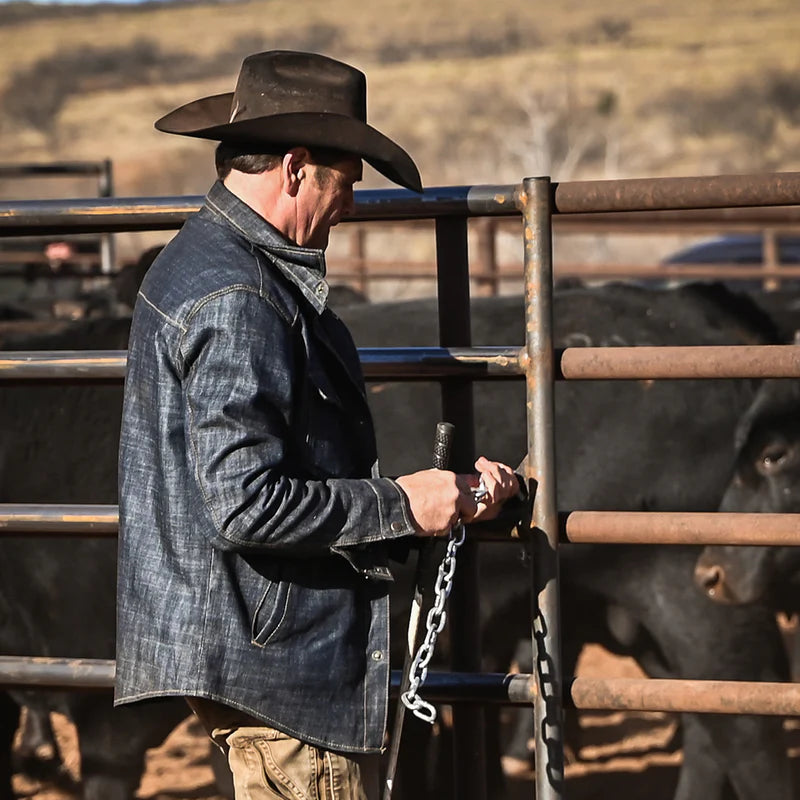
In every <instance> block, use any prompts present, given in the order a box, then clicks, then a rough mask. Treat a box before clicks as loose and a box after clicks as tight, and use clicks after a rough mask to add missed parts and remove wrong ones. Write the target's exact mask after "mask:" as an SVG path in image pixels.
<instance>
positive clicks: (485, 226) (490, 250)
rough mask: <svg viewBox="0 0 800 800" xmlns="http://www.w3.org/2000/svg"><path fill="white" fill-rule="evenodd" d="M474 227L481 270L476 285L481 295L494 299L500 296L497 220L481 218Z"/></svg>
mask: <svg viewBox="0 0 800 800" xmlns="http://www.w3.org/2000/svg"><path fill="white" fill-rule="evenodd" d="M476 227H477V231H478V254H479V261H478V263H479V264H480V270H481V271H480V273H479V277H478V281H477V283H478V286H479V287H480V289H481V294H488V295H490V296H492V297H494V296H495V295H498V294H500V274H499V270H498V266H497V220H496V219H495V218H494V217H483V218H482V219H480V220H478V225H477V226H476ZM487 290H488V291H487Z"/></svg>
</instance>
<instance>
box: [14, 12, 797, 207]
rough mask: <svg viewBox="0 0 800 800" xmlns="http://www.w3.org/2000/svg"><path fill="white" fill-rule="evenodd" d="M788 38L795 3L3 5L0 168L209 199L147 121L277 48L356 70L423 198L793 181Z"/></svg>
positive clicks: (202, 162)
mask: <svg viewBox="0 0 800 800" xmlns="http://www.w3.org/2000/svg"><path fill="white" fill-rule="evenodd" d="M799 38H800V4H798V3H797V2H796V0H674V2H672V3H670V4H663V3H657V2H654V1H653V0H638V2H637V1H636V0H616V2H615V3H613V4H610V6H609V5H598V4H597V3H596V2H594V0H563V1H562V2H561V3H558V4H549V5H548V6H543V5H542V4H536V3H531V2H530V0H495V1H494V2H492V3H490V4H487V3H485V2H483V1H482V0H481V1H480V2H479V1H478V0H436V1H435V2H431V0H382V2H379V3H372V4H363V3H361V2H360V0H337V2H336V3H331V2H330V1H329V0H302V2H298V1H297V0H227V1H224V0H220V1H219V2H173V3H147V4H144V5H142V6H132V7H131V6H106V7H103V8H101V9H100V10H98V9H97V7H94V8H92V7H89V8H87V7H71V8H69V7H68V8H64V7H50V8H48V7H46V6H45V7H43V6H38V5H37V6H33V5H31V4H28V3H19V2H17V3H10V4H4V5H1V6H0V96H2V104H1V105H0V161H2V162H8V161H14V162H18V161H43V160H50V159H71V160H76V159H98V158H104V157H108V158H111V159H112V160H113V163H114V171H115V189H116V193H117V194H119V195H122V196H131V195H160V194H183V193H191V194H195V193H202V192H203V191H205V189H206V188H207V186H208V184H209V182H210V181H211V179H212V177H213V176H212V170H211V166H210V161H211V148H212V145H210V144H209V143H205V142H199V141H193V140H191V139H182V138H181V137H173V136H168V135H165V134H161V133H158V132H156V131H155V130H154V129H153V121H154V120H155V119H156V118H158V117H159V116H160V115H162V114H163V113H165V112H166V111H168V110H170V109H171V108H173V107H175V106H177V105H179V104H181V103H183V102H186V101H188V100H191V99H194V98H196V97H199V96H201V95H203V94H211V93H215V92H220V91H227V90H229V89H231V88H232V86H233V83H234V80H235V75H236V73H237V71H238V66H239V64H240V62H241V59H242V57H243V56H244V55H246V54H248V53H250V52H255V51H258V50H262V49H270V48H279V47H285V48H298V49H312V50H318V51H321V52H325V53H327V54H329V55H332V56H334V57H339V58H342V59H344V60H347V61H350V62H351V63H353V64H355V65H357V66H359V67H361V68H362V69H364V70H365V71H366V72H367V73H368V76H369V91H370V96H369V113H370V121H371V122H372V123H373V124H374V125H376V126H377V127H378V128H380V129H382V130H384V131H385V132H387V133H388V134H389V135H391V136H392V137H394V138H396V139H397V140H398V141H400V142H401V143H402V144H404V145H405V146H406V147H407V148H408V149H409V150H410V151H411V153H412V154H413V155H414V157H415V158H416V160H417V162H418V164H419V166H420V169H421V172H422V176H423V180H424V181H425V183H426V184H428V185H435V184H442V183H459V184H467V183H510V182H516V181H517V180H519V179H520V178H521V177H522V176H524V175H526V174H550V175H552V176H553V177H554V178H555V179H557V180H569V179H572V178H613V177H635V176H658V175H691V174H715V173H729V172H758V171H777V170H796V169H800V125H798V123H799V122H800V83H798V82H797V80H796V76H797V74H798V72H799V71H800V47H798V45H797V41H798V39H799ZM365 185H366V186H382V185H386V184H385V182H383V180H382V179H381V178H380V176H378V175H376V174H375V173H372V172H371V171H370V172H368V174H367V175H366V182H365ZM92 190H93V187H92V186H91V185H90V186H89V188H88V190H87V188H86V186H85V184H84V185H83V187H82V188H81V186H79V185H78V184H75V185H74V186H69V185H67V184H59V186H58V188H57V189H54V188H53V185H52V182H51V183H50V184H49V186H48V187H47V188H44V186H37V185H36V184H35V183H34V182H27V181H26V182H18V183H17V184H16V185H12V186H9V185H7V184H4V185H2V186H0V196H2V197H6V198H8V197H21V196H42V195H44V194H48V195H49V196H54V194H55V195H62V196H63V195H65V194H73V195H74V194H79V193H83V194H86V193H87V191H88V193H91V192H92Z"/></svg>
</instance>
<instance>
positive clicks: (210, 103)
mask: <svg viewBox="0 0 800 800" xmlns="http://www.w3.org/2000/svg"><path fill="white" fill-rule="evenodd" d="M366 120H367V79H366V76H365V75H364V73H363V72H360V71H359V70H357V69H355V68H354V67H351V66H349V65H348V64H343V63H342V62H341V61H335V60H334V59H332V58H327V57H326V56H321V55H317V54H315V53H296V52H292V51H287V50H271V51H269V52H266V53H256V54H255V55H251V56H248V57H247V58H245V60H244V61H243V62H242V68H241V70H240V72H239V79H238V81H237V83H236V89H235V90H234V91H233V92H228V93H227V94H218V95H213V96H211V97H203V98H201V99H200V100H195V101H194V102H192V103H187V104H186V105H183V106H181V107H180V108H176V109H175V110H174V111H172V112H170V113H169V114H167V115H166V116H165V117H162V118H161V119H160V120H158V121H157V122H156V128H157V129H158V130H160V131H164V132H166V133H177V134H181V135H183V136H197V137H199V138H201V139H214V140H217V141H225V142H230V143H232V144H247V145H278V146H289V147H291V146H295V145H305V146H307V147H315V146H316V147H325V148H330V149H333V150H341V151H343V152H345V153H351V154H353V155H357V156H360V157H361V158H363V159H364V160H366V161H367V163H369V164H371V165H372V166H373V167H375V169H376V170H378V172H380V173H382V174H383V175H385V176H386V177H387V178H389V180H391V181H394V182H395V183H399V184H400V185H401V186H405V187H407V188H408V189H413V190H414V191H415V192H421V191H422V181H421V179H420V176H419V171H418V170H417V167H416V165H415V164H414V162H413V161H412V160H411V156H409V155H408V153H406V151H405V150H403V149H402V148H401V147H400V146H399V145H397V144H395V143H394V142H393V141H392V140H391V139H389V138H388V137H387V136H384V135H383V134H382V133H381V132H380V131H378V130H376V129H375V128H372V127H370V126H369V125H367V121H366Z"/></svg>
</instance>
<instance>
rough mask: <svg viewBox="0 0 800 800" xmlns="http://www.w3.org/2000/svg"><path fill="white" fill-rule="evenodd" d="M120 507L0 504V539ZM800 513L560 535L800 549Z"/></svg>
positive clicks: (570, 526)
mask: <svg viewBox="0 0 800 800" xmlns="http://www.w3.org/2000/svg"><path fill="white" fill-rule="evenodd" d="M118 527H119V515H118V509H117V506H115V505H78V504H56V503H47V504H37V503H0V537H2V536H16V535H19V534H31V535H34V534H37V535H59V536H102V537H106V536H108V537H111V536H116V534H117V530H118ZM798 530H800V514H744V513H725V512H716V511H713V512H666V511H662V512H658V511H647V512H644V511H569V512H568V511H562V512H560V513H559V534H560V536H561V539H562V540H563V541H567V542H572V543H573V544H600V543H606V544H695V545H711V544H733V545H761V546H763V545H780V546H798V545H800V536H798V535H797V532H798ZM468 534H469V537H470V538H474V539H476V540H480V541H492V542H496V541H509V542H514V541H517V540H516V539H511V538H510V537H509V536H508V532H507V531H505V530H504V531H502V532H501V531H497V532H493V531H492V527H491V523H485V524H484V525H482V526H478V527H476V528H473V527H470V528H468Z"/></svg>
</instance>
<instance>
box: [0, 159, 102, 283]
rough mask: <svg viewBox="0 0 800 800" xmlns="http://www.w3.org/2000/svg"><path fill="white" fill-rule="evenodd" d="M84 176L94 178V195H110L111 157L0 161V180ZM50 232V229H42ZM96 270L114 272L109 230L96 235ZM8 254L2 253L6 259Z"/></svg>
mask: <svg viewBox="0 0 800 800" xmlns="http://www.w3.org/2000/svg"><path fill="white" fill-rule="evenodd" d="M76 176H79V177H80V176H87V177H90V178H95V179H96V181H97V196H98V197H112V196H113V194H114V178H113V169H112V166H111V160H110V159H108V158H106V159H103V160H102V161H53V162H47V163H40V164H36V163H31V164H0V180H9V179H14V178H32V179H35V178H70V177H76ZM46 233H50V231H46ZM99 245H100V253H99V256H100V271H101V272H102V273H104V274H106V275H109V274H111V273H112V272H114V271H115V253H114V239H113V237H112V236H111V234H109V233H104V234H103V235H102V236H101V237H100V241H99ZM10 255H12V254H6V258H8V257H9V256H10ZM17 255H18V257H25V258H30V253H19V254H17Z"/></svg>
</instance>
